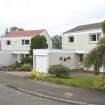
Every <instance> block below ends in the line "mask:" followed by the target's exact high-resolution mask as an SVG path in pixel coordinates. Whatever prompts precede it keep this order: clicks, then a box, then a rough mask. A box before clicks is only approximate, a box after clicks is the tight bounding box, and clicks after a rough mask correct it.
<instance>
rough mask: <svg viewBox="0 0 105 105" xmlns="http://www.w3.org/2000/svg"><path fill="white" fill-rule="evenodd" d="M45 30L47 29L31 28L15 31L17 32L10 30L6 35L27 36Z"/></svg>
mask: <svg viewBox="0 0 105 105" xmlns="http://www.w3.org/2000/svg"><path fill="white" fill-rule="evenodd" d="M43 31H46V30H45V29H41V30H29V31H15V32H8V33H7V34H6V36H5V37H21V36H24V37H27V36H36V35H38V34H40V33H42V32H43Z"/></svg>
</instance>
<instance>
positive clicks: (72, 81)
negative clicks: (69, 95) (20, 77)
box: [28, 65, 105, 90]
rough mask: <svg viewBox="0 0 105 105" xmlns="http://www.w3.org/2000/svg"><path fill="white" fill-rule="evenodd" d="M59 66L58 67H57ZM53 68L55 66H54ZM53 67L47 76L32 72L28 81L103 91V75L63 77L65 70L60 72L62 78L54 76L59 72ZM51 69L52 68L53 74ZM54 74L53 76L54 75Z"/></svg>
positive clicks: (104, 84)
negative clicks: (34, 80) (40, 81)
mask: <svg viewBox="0 0 105 105" xmlns="http://www.w3.org/2000/svg"><path fill="white" fill-rule="evenodd" d="M58 66H59V65H58ZM54 67H55V66H54ZM54 67H50V69H49V70H50V73H49V74H44V73H40V72H37V71H35V70H33V71H32V72H31V73H30V75H29V76H28V78H30V79H36V80H42V81H47V82H52V83H56V84H62V85H67V86H75V87H82V88H90V89H98V90H105V76H104V75H99V76H95V75H93V76H86V75H85V76H78V75H74V76H72V75H65V74H66V73H65V74H64V72H68V71H65V70H67V68H66V69H65V70H63V69H62V70H61V71H62V73H61V74H63V76H62V75H61V76H59V75H56V74H57V73H56V72H57V71H59V69H58V68H59V67H57V66H56V68H57V71H56V70H54ZM51 68H53V70H54V72H53V73H51V71H53V70H52V69H51ZM54 73H55V75H54Z"/></svg>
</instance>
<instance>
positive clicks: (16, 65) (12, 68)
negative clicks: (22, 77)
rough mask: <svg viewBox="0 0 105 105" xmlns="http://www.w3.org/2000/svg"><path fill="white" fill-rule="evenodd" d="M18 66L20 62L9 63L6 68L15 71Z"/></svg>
mask: <svg viewBox="0 0 105 105" xmlns="http://www.w3.org/2000/svg"><path fill="white" fill-rule="evenodd" d="M20 66H21V64H18V63H16V64H11V65H9V66H8V67H7V68H8V71H16V70H17V68H19V67H20Z"/></svg>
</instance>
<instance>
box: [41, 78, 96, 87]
mask: <svg viewBox="0 0 105 105" xmlns="http://www.w3.org/2000/svg"><path fill="white" fill-rule="evenodd" d="M43 80H45V81H50V82H53V83H57V84H63V85H69V86H77V87H85V88H94V82H95V80H96V77H95V76H91V77H90V76H71V77H65V78H57V77H52V76H47V77H46V78H45V79H43Z"/></svg>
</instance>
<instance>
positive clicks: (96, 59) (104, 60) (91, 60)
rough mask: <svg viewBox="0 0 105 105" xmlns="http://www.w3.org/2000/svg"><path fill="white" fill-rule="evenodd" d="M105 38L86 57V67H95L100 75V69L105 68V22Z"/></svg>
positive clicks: (104, 31) (103, 26)
mask: <svg viewBox="0 0 105 105" xmlns="http://www.w3.org/2000/svg"><path fill="white" fill-rule="evenodd" d="M102 31H103V34H104V36H103V38H101V39H100V41H99V43H98V44H97V46H96V47H95V48H94V49H93V50H92V51H91V52H90V53H89V54H87V56H86V57H85V60H84V63H85V66H89V67H90V66H92V65H93V66H94V72H95V74H98V73H99V69H100V67H102V66H104V67H105V21H104V22H103V23H102Z"/></svg>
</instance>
